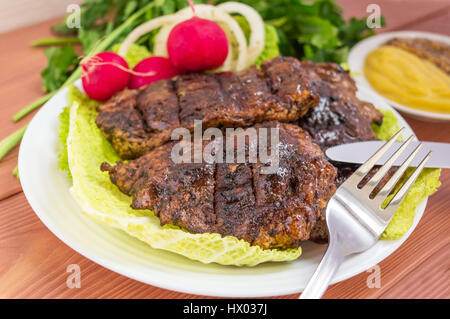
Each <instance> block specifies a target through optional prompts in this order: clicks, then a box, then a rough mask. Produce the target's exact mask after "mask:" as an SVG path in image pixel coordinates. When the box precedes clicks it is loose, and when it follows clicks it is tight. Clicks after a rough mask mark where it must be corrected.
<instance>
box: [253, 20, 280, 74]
mask: <svg viewBox="0 0 450 319" xmlns="http://www.w3.org/2000/svg"><path fill="white" fill-rule="evenodd" d="M264 31H265V33H266V35H265V39H264V49H263V51H262V52H261V54H260V55H259V57H258V59H257V60H256V62H255V64H256V65H257V66H260V65H261V63H262V62H263V61H265V60H269V59H272V58H274V57H276V56H279V55H280V50H279V49H278V43H279V38H278V34H277V30H276V29H275V28H274V27H273V26H271V25H268V24H265V25H264Z"/></svg>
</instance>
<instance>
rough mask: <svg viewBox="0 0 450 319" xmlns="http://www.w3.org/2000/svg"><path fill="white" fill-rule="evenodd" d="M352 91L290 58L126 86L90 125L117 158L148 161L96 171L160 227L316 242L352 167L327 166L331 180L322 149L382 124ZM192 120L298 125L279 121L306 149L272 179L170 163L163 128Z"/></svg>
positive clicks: (350, 84) (339, 77)
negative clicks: (140, 86)
mask: <svg viewBox="0 0 450 319" xmlns="http://www.w3.org/2000/svg"><path fill="white" fill-rule="evenodd" d="M356 91H357V88H356V85H355V83H354V81H353V80H352V79H351V77H350V76H349V73H348V72H347V71H344V70H343V69H342V68H341V67H340V66H338V65H336V64H332V63H312V62H308V61H302V62H299V61H297V60H295V59H293V58H276V59H273V60H270V61H266V62H265V63H263V65H262V68H261V70H258V69H256V68H249V69H247V70H245V71H243V72H240V73H232V72H226V73H221V74H188V75H185V76H183V77H178V78H174V79H172V80H162V81H158V82H155V83H154V84H152V85H149V86H147V87H145V88H143V89H141V90H134V91H129V90H126V91H124V92H122V93H120V94H118V95H117V96H116V97H114V98H113V99H112V100H111V101H109V102H108V103H106V104H104V105H101V106H99V108H98V110H99V115H98V118H97V124H98V125H99V127H100V128H101V129H102V131H103V133H104V134H105V136H106V137H107V138H108V139H109V140H110V141H111V142H112V144H113V146H114V148H115V149H116V151H117V152H118V153H119V155H121V156H122V158H124V159H128V158H135V157H139V156H141V155H142V154H145V155H142V156H141V157H140V158H137V159H136V160H134V161H130V162H128V163H120V162H119V163H117V164H116V165H115V166H111V165H109V164H107V163H104V164H103V165H102V170H104V171H108V172H109V173H110V178H111V181H112V182H113V183H114V184H116V185H117V186H118V187H119V189H120V190H121V191H122V192H124V193H126V194H128V195H131V196H133V207H134V208H136V209H144V208H151V209H153V210H154V211H155V212H156V214H157V215H158V216H159V218H160V220H161V223H162V224H166V223H169V224H175V225H178V226H180V227H183V228H185V229H187V230H189V231H192V232H196V233H202V232H216V233H219V234H221V235H223V236H228V235H230V236H235V237H237V238H241V239H244V240H246V241H248V242H250V243H252V244H254V245H259V246H261V247H263V248H275V247H277V248H288V247H297V246H298V245H299V244H300V243H301V242H302V241H304V240H306V239H311V240H313V241H316V242H321V243H323V242H326V241H327V240H328V232H327V227H326V222H325V206H326V203H327V202H328V199H329V198H330V197H331V196H332V194H333V193H334V189H335V188H336V187H338V186H339V185H340V184H341V183H342V182H343V181H344V180H345V179H346V178H347V177H348V176H349V175H350V174H351V173H352V172H353V171H354V170H355V169H356V168H357V166H351V165H338V164H334V165H336V167H337V172H338V173H337V176H336V169H335V168H334V167H332V166H331V165H330V164H329V163H328V162H327V161H326V159H325V158H324V156H323V153H321V152H320V149H319V147H320V148H321V149H322V150H323V151H325V150H326V149H327V148H328V147H330V146H334V145H338V144H343V143H348V142H354V141H364V140H373V139H376V136H375V134H374V133H373V131H372V129H371V124H372V123H378V124H380V123H381V121H382V114H381V113H380V112H378V111H377V110H376V109H375V108H374V107H373V105H372V104H370V103H367V102H363V101H360V100H359V99H358V98H357V97H356ZM312 106H314V107H312ZM299 118H300V119H299ZM194 119H201V120H202V124H203V128H206V127H208V126H218V127H222V128H223V127H237V126H241V127H244V126H249V125H254V123H260V122H263V121H265V120H267V119H270V120H279V121H281V122H292V121H296V122H295V124H297V125H299V126H300V127H302V128H303V129H304V130H305V131H307V132H308V133H309V135H308V134H307V133H306V132H305V131H303V130H302V129H301V128H299V127H298V126H296V125H292V124H289V125H287V124H280V123H277V124H276V125H278V126H280V127H282V128H283V129H282V130H281V132H282V135H283V139H284V141H287V140H292V141H294V142H293V145H297V144H298V145H300V146H301V147H300V146H299V147H298V149H302V150H304V149H306V150H307V151H302V153H301V154H300V155H295V156H293V158H295V160H292V159H290V160H287V161H286V160H285V159H283V158H281V163H282V165H281V167H282V168H284V170H283V169H282V170H281V171H280V172H279V173H280V174H275V175H274V176H271V175H261V174H258V172H259V168H260V165H258V164H255V163H242V164H238V165H237V164H225V163H216V164H214V165H209V166H205V165H204V164H182V165H180V164H178V165H176V166H174V165H173V163H172V161H171V160H170V158H169V156H170V150H171V148H172V146H173V145H174V143H173V142H168V143H167V141H169V139H170V132H171V130H172V129H173V128H175V127H179V126H187V127H188V128H189V129H192V121H193V120H194ZM260 125H261V124H257V125H256V127H258V126H260ZM264 125H267V123H266V124H264ZM270 125H272V124H270ZM292 136H293V138H292ZM310 136H311V137H312V141H311V137H310ZM303 140H304V141H305V142H304V143H303V144H302V142H300V141H303ZM295 141H297V142H295ZM312 142H314V143H315V144H314V143H312ZM316 144H317V145H318V146H319V147H317V145H316ZM312 154H315V155H312ZM297 159H298V161H297ZM331 181H332V182H331ZM321 182H322V184H321ZM308 185H314V187H315V188H314V187H313V188H310V187H308Z"/></svg>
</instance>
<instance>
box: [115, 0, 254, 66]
mask: <svg viewBox="0 0 450 319" xmlns="http://www.w3.org/2000/svg"><path fill="white" fill-rule="evenodd" d="M195 14H196V15H197V16H198V17H199V18H203V19H209V20H213V21H217V22H222V23H224V24H226V26H227V29H228V30H229V31H230V32H231V33H232V34H233V36H234V37H235V39H236V42H237V43H238V48H237V50H238V52H237V53H238V54H237V59H236V61H233V52H232V48H231V47H230V50H229V52H228V56H227V58H226V59H225V62H224V64H223V65H222V66H221V67H220V70H221V71H228V70H231V69H233V70H243V69H245V67H246V66H247V60H248V59H247V42H246V40H245V35H244V33H243V32H242V29H241V28H240V26H239V24H238V23H237V22H236V20H234V19H233V18H232V17H231V16H230V15H229V14H228V13H227V12H226V11H225V10H222V9H219V8H217V7H215V6H212V5H206V4H199V5H195ZM192 16H193V13H192V10H191V8H190V7H187V8H184V9H182V10H180V11H178V12H177V13H174V14H171V15H166V16H162V17H158V18H155V19H152V20H150V21H148V22H145V23H143V24H141V25H140V26H138V27H137V28H136V29H134V30H133V31H132V32H131V33H130V34H129V35H128V36H127V38H126V39H125V41H124V42H123V43H122V45H121V46H120V49H119V55H121V56H125V54H126V52H127V51H128V49H129V47H130V45H131V44H132V43H134V42H135V41H137V40H138V39H139V38H140V37H141V36H143V35H145V34H146V33H148V32H150V31H152V30H154V29H157V28H159V27H162V28H161V30H160V32H159V33H158V35H157V38H156V39H155V40H156V41H155V49H154V54H155V55H158V56H168V54H167V39H168V37H169V34H170V31H171V30H172V28H173V27H174V26H175V25H176V24H178V23H179V22H181V21H184V20H187V19H189V18H191V17H192Z"/></svg>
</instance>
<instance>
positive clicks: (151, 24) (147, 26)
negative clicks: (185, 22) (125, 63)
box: [118, 14, 178, 57]
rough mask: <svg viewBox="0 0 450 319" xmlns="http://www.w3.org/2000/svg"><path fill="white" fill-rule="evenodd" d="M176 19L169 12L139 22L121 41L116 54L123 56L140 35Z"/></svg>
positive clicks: (176, 19)
mask: <svg viewBox="0 0 450 319" xmlns="http://www.w3.org/2000/svg"><path fill="white" fill-rule="evenodd" d="M176 21H178V18H177V15H176V14H170V15H165V16H162V17H158V18H155V19H152V20H150V21H147V22H145V23H143V24H141V25H140V26H138V27H137V28H136V29H134V30H133V31H132V32H131V33H130V34H129V35H128V36H127V37H126V39H125V41H123V42H122V45H121V46H120V49H119V51H118V54H119V55H120V56H122V57H124V56H125V54H126V53H127V52H128V49H129V48H130V46H131V45H132V44H133V43H134V42H136V41H137V40H138V39H139V38H140V37H142V36H143V35H145V34H147V33H148V32H150V31H152V30H154V29H157V28H159V27H160V26H162V25H164V24H166V23H176Z"/></svg>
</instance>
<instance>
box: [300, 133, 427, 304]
mask: <svg viewBox="0 0 450 319" xmlns="http://www.w3.org/2000/svg"><path fill="white" fill-rule="evenodd" d="M403 129H404V128H402V129H400V130H399V131H398V132H397V133H396V134H395V135H394V136H393V137H392V138H391V139H390V140H389V141H387V142H386V143H385V144H384V145H383V146H382V147H380V149H379V150H378V151H377V152H376V153H375V154H374V155H372V157H371V158H370V159H368V160H367V161H366V162H365V163H364V164H362V165H361V166H360V167H359V168H358V170H357V171H356V172H355V173H353V174H352V175H351V176H350V177H349V178H348V179H347V180H346V181H345V182H344V183H343V184H342V185H341V186H340V187H339V188H338V189H337V191H336V193H335V194H334V195H333V197H332V198H331V200H330V201H329V202H328V205H327V208H326V221H327V226H328V232H329V244H328V249H327V251H326V253H325V255H324V256H323V258H322V261H321V262H320V264H319V266H318V267H317V269H316V271H315V272H314V274H313V276H312V277H311V279H310V281H309V282H308V285H307V286H306V288H305V290H304V291H303V293H302V294H301V296H300V299H314V298H320V297H322V295H323V294H324V293H325V291H326V289H327V288H328V285H329V283H330V281H331V279H332V278H333V276H334V275H335V274H336V272H337V270H338V269H339V266H340V265H341V264H342V262H343V260H344V257H345V256H347V255H350V254H354V253H359V252H362V251H365V250H367V249H369V248H370V247H372V246H373V245H374V244H375V243H376V242H377V241H378V238H379V237H380V235H381V234H382V233H383V231H384V229H385V228H386V226H387V225H388V223H389V221H390V220H391V218H392V216H393V215H394V213H395V211H396V210H397V208H398V206H399V205H400V203H401V202H402V200H403V198H404V197H405V195H406V193H407V192H408V190H409V188H410V187H411V186H412V185H413V184H414V181H415V180H416V178H417V177H418V176H419V174H420V172H421V171H422V169H423V167H424V166H425V163H426V162H427V160H428V159H429V158H430V156H431V152H429V153H428V154H427V155H426V156H425V157H424V158H423V159H422V161H421V162H420V164H419V166H417V168H416V169H415V170H414V172H413V173H412V174H411V175H410V176H409V178H408V179H407V180H406V182H405V183H404V184H403V185H402V186H401V188H400V189H399V190H398V192H397V193H396V194H395V195H394V197H392V199H391V200H390V201H389V203H388V204H387V205H386V206H385V207H384V208H382V204H383V202H384V201H385V200H386V198H387V197H388V195H389V194H390V193H391V191H392V190H393V188H394V186H395V185H396V184H397V182H398V181H399V180H400V178H401V177H402V175H403V173H404V172H405V170H406V169H407V168H408V166H409V164H410V163H411V161H412V160H413V159H414V157H415V156H416V155H417V153H418V152H419V150H420V148H421V146H422V144H419V145H418V146H417V147H416V148H415V149H414V151H413V152H412V153H411V154H410V155H409V157H408V158H407V159H406V160H405V161H404V162H403V163H402V165H401V166H400V167H399V168H398V169H397V171H396V172H395V173H394V174H393V175H392V177H391V178H390V179H389V180H388V181H387V182H386V184H385V185H384V186H383V187H382V189H381V190H380V191H379V192H378V193H377V194H376V195H375V197H373V198H370V195H371V193H372V192H373V190H374V189H375V187H376V186H377V185H378V184H379V182H380V181H381V179H382V178H383V177H384V175H386V173H387V172H388V170H389V169H390V168H391V167H392V166H393V164H394V163H395V161H396V160H397V158H398V157H399V156H400V155H401V154H402V153H403V152H404V151H405V149H406V147H407V146H408V144H409V143H410V142H411V141H412V140H413V139H414V136H410V137H409V138H408V139H407V140H406V141H405V142H404V143H403V144H402V145H401V146H400V147H399V148H398V150H397V151H396V152H395V153H394V154H393V155H392V156H391V157H390V158H389V159H388V160H387V161H386V162H385V164H384V165H383V166H381V167H380V168H379V170H378V171H377V172H376V173H375V175H373V176H372V177H371V178H370V180H369V181H368V182H367V183H366V184H365V185H364V186H363V187H361V188H359V187H358V184H360V182H361V181H362V179H363V178H364V177H365V176H366V175H367V173H369V171H370V170H371V169H372V168H373V167H374V165H375V163H376V162H377V161H378V160H379V159H380V158H381V157H382V156H383V155H384V154H385V153H386V151H387V150H388V149H389V148H390V147H391V146H392V144H393V143H394V141H395V140H396V139H397V138H398V137H399V136H400V134H401V133H402V131H403Z"/></svg>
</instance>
